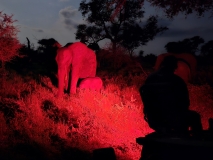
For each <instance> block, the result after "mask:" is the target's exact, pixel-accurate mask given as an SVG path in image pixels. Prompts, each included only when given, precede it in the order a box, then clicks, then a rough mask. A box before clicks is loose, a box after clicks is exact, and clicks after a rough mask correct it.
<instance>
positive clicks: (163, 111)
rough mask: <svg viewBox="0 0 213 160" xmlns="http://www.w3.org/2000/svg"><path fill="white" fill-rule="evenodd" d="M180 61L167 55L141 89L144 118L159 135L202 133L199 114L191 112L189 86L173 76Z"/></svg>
mask: <svg viewBox="0 0 213 160" xmlns="http://www.w3.org/2000/svg"><path fill="white" fill-rule="evenodd" d="M176 68H177V59H176V58H175V57H174V56H167V57H165V59H164V60H163V62H162V64H161V67H160V69H159V70H158V71H156V72H154V73H152V74H151V75H149V76H148V78H147V79H146V81H145V83H144V85H143V86H142V87H141V88H140V95H141V98H142V100H143V104H144V111H143V112H144V118H145V120H146V121H147V123H148V124H149V126H150V127H151V128H152V129H154V130H155V131H156V132H158V133H163V134H173V133H174V134H178V135H186V134H188V129H189V128H191V130H192V132H194V133H200V132H201V131H202V124H201V120H200V115H199V114H198V113H196V112H195V111H190V110H189V105H190V101H189V94H188V89H187V85H186V84H185V82H184V81H183V80H182V79H181V78H180V77H179V76H177V75H175V74H174V71H175V69H176Z"/></svg>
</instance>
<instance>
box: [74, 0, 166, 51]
mask: <svg viewBox="0 0 213 160" xmlns="http://www.w3.org/2000/svg"><path fill="white" fill-rule="evenodd" d="M142 2H143V0H126V1H125V3H124V4H123V3H121V0H91V1H89V2H86V0H83V1H82V2H81V3H80V7H79V11H81V13H82V15H83V17H84V18H86V21H87V22H88V25H85V24H84V25H79V26H78V29H77V33H76V39H81V37H84V36H86V37H87V39H88V42H95V43H97V42H99V41H101V40H103V39H109V40H110V41H111V42H112V46H113V47H112V48H113V52H114V53H115V52H116V47H117V46H118V45H122V46H124V47H125V48H127V49H128V50H129V52H130V53H132V52H133V50H134V49H135V48H137V47H139V46H140V45H145V44H146V43H147V42H148V41H149V40H151V39H153V37H154V36H156V34H158V33H160V32H162V31H164V30H166V29H167V28H166V27H158V26H157V17H155V16H151V17H149V19H148V20H147V23H146V24H144V23H142V21H141V19H142V18H143V16H144V11H143V10H142ZM119 6H120V8H119V12H118V11H117V8H118V7H119ZM115 13H116V14H115Z"/></svg>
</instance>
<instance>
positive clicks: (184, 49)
mask: <svg viewBox="0 0 213 160" xmlns="http://www.w3.org/2000/svg"><path fill="white" fill-rule="evenodd" d="M202 43H204V39H203V38H201V37H200V36H194V37H192V38H186V39H184V40H182V41H178V42H169V43H167V44H166V45H165V49H166V50H167V52H170V53H191V54H195V53H196V52H198V51H199V49H198V47H199V45H200V44H202Z"/></svg>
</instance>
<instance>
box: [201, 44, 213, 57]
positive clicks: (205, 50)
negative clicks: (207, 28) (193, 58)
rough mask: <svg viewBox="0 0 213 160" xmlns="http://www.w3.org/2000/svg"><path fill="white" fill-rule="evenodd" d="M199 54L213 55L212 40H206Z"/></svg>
mask: <svg viewBox="0 0 213 160" xmlns="http://www.w3.org/2000/svg"><path fill="white" fill-rule="evenodd" d="M201 55H203V56H208V55H209V56H213V40H210V41H208V42H207V43H205V44H204V45H203V46H202V47H201Z"/></svg>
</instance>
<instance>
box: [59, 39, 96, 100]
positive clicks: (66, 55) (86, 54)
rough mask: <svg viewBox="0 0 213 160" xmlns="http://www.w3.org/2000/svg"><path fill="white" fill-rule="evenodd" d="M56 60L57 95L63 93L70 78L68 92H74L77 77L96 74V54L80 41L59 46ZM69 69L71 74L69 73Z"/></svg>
mask: <svg viewBox="0 0 213 160" xmlns="http://www.w3.org/2000/svg"><path fill="white" fill-rule="evenodd" d="M56 62H57V65H58V97H61V96H62V95H63V91H64V86H66V87H67V86H68V80H70V93H71V94H74V93H76V86H77V82H78V80H79V78H87V77H95V75H96V68H97V61H96V55H95V53H94V52H93V51H92V50H91V49H89V48H88V47H87V46H86V45H85V44H83V43H81V42H75V43H73V44H71V45H68V46H65V47H62V48H59V49H58V50H57V55H56ZM70 70H71V74H69V71H70Z"/></svg>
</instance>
